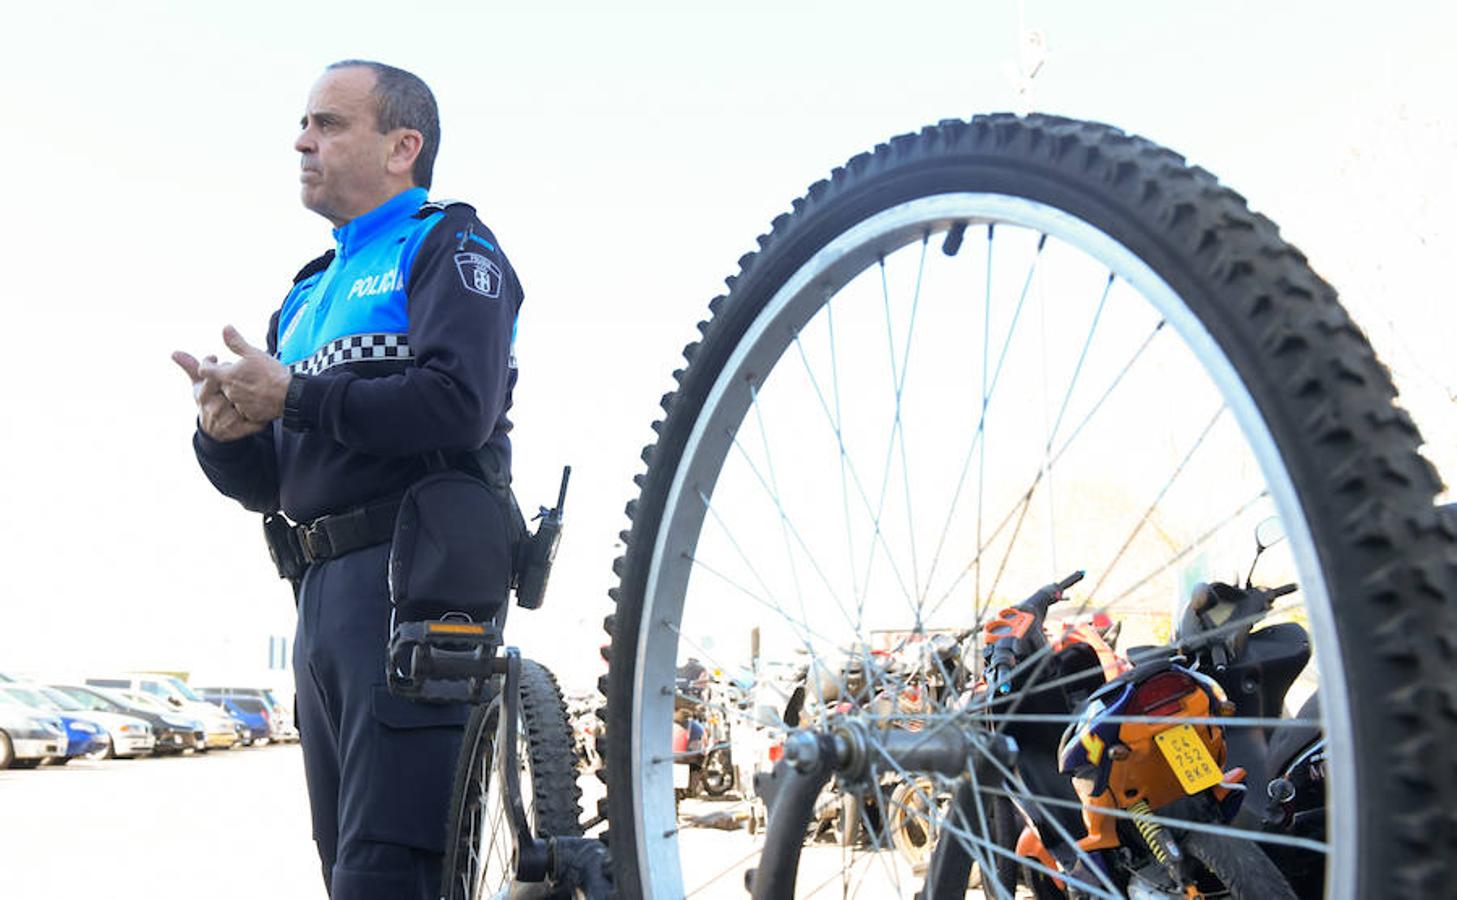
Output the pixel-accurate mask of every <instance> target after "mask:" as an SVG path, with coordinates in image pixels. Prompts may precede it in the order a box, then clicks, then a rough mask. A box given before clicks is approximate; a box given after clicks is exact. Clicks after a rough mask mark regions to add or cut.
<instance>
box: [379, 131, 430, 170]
mask: <svg viewBox="0 0 1457 900" xmlns="http://www.w3.org/2000/svg"><path fill="white" fill-rule="evenodd" d="M393 135H394V140H393V141H392V142H391V143H390V155H389V158H388V159H386V160H385V170H386V171H388V172H389V173H390V174H391V175H409V174H410V172H411V170H412V169H414V168H415V159H416V158H417V157H418V156H419V155H420V150H421V149H422V148H424V146H425V138H424V136H423V135H421V134H420V132H418V131H416V130H415V129H413V128H397V129H395V131H394V132H393Z"/></svg>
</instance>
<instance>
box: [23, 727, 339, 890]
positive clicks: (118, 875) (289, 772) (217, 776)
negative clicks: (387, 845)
mask: <svg viewBox="0 0 1457 900" xmlns="http://www.w3.org/2000/svg"><path fill="white" fill-rule="evenodd" d="M62 897H100V898H112V900H155V898H160V897H169V898H171V897H175V898H192V900H262V898H267V900H325V897H326V895H325V893H324V885H323V880H322V879H321V878H320V875H319V862H318V856H317V854H316V853H315V852H314V842H313V838H312V837H311V836H310V828H309V807H308V795H307V793H306V792H305V791H304V770H303V756H302V754H301V753H300V752H299V748H298V745H297V744H281V745H276V746H275V745H268V746H261V747H249V748H239V749H236V750H213V751H210V752H208V753H205V754H188V755H185V756H165V757H144V758H141V759H112V760H103V761H97V762H92V761H88V760H83V759H76V760H72V761H71V762H70V763H69V764H68V765H65V766H42V767H41V768H39V769H33V770H16V769H9V770H6V771H0V898H7V900H9V898H14V900H47V898H62Z"/></svg>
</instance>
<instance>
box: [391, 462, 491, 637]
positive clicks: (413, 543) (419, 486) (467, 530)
mask: <svg viewBox="0 0 1457 900" xmlns="http://www.w3.org/2000/svg"><path fill="white" fill-rule="evenodd" d="M511 552H512V550H511V539H510V530H509V529H508V527H507V524H506V521H505V515H504V512H503V510H502V508H501V503H500V501H499V500H498V499H497V498H496V496H495V494H494V493H493V492H492V491H491V489H490V488H489V487H488V486H487V485H486V484H485V483H484V482H482V481H481V480H480V479H479V478H476V477H474V476H472V475H469V474H467V473H465V472H458V471H446V472H436V473H434V474H430V475H426V476H425V477H424V478H422V479H420V480H419V481H417V482H415V483H414V484H413V485H411V486H410V488H409V490H407V491H406V492H405V496H404V498H403V499H402V500H401V502H400V511H399V515H398V516H397V518H396V519H395V533H394V539H393V541H392V542H391V545H390V567H389V586H390V601H391V602H392V603H393V604H394V616H395V621H396V622H421V621H428V620H432V619H440V618H442V617H445V616H451V617H452V618H462V617H463V618H466V619H469V620H470V621H472V622H486V621H489V620H491V619H492V618H494V617H495V615H496V613H497V612H498V611H499V610H500V609H501V607H502V606H504V605H505V603H506V594H507V591H508V590H509V588H510V585H511V568H512V566H511V562H512V560H511Z"/></svg>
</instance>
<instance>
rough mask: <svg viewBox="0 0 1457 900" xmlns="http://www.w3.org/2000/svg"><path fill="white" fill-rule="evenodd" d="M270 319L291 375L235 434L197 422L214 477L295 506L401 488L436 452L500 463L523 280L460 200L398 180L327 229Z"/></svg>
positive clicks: (199, 445)
mask: <svg viewBox="0 0 1457 900" xmlns="http://www.w3.org/2000/svg"><path fill="white" fill-rule="evenodd" d="M334 241H335V246H334V249H333V250H331V251H330V252H328V253H326V254H324V255H323V256H321V257H319V258H318V259H316V260H314V261H313V262H312V263H310V264H309V265H307V266H305V267H304V269H303V270H302V271H300V272H299V274H298V276H297V277H296V279H295V281H294V285H293V288H292V290H290V291H289V293H288V296H287V297H286V298H285V299H284V301H283V305H282V307H281V308H280V309H279V310H278V311H277V312H275V313H274V314H273V318H272V320H271V321H270V323H269V327H268V351H269V352H270V353H271V354H273V355H274V356H275V357H276V358H277V359H279V360H280V361H281V362H283V363H284V364H285V365H287V366H288V367H289V369H290V370H291V371H292V372H293V374H294V378H295V381H294V383H293V384H292V385H291V389H290V392H289V398H290V399H289V404H288V407H287V409H286V411H285V414H284V416H283V418H282V419H280V420H276V421H275V422H274V423H273V425H272V428H271V429H266V430H264V431H263V432H261V433H259V434H257V435H253V436H251V437H247V438H243V439H240V440H236V441H228V442H221V441H216V440H214V439H212V438H211V437H209V436H208V435H206V434H204V433H203V432H202V430H201V429H198V431H197V433H196V435H195V436H194V438H193V447H194V449H195V450H196V453H197V458H198V460H199V462H200V463H201V465H202V468H203V471H204V472H206V474H207V477H208V479H209V480H211V481H212V483H213V485H214V486H216V487H217V489H218V490H219V491H221V492H222V493H224V494H226V495H227V496H229V497H233V498H234V499H236V500H238V501H240V502H241V503H242V504H243V505H244V506H245V507H247V508H248V509H252V510H255V511H258V512H272V511H274V510H277V509H280V508H281V509H282V510H283V511H284V512H285V513H286V514H287V515H288V516H289V518H291V519H293V520H294V521H295V522H306V521H309V520H312V519H315V518H317V517H319V516H323V515H329V514H333V513H339V512H344V511H346V510H349V509H353V508H356V507H359V506H361V505H363V504H366V503H369V502H370V501H373V500H377V499H380V498H387V497H391V496H398V495H399V494H400V493H402V492H403V491H404V489H405V488H406V487H408V486H409V485H410V483H412V482H413V481H415V480H417V479H418V478H419V477H420V476H421V475H423V474H424V472H425V471H426V467H427V464H428V460H430V459H432V458H435V457H434V454H436V453H437V452H443V453H445V454H447V455H449V454H455V453H469V452H470V451H474V450H477V449H478V448H481V447H483V446H489V447H490V448H491V449H492V450H493V451H494V453H495V454H496V456H497V459H498V460H500V461H501V462H502V464H503V465H504V466H505V468H506V470H507V471H509V465H510V439H509V438H508V432H509V431H510V430H511V422H510V420H509V419H508V418H507V413H508V411H509V410H510V408H511V391H512V388H513V387H514V385H515V382H516V368H515V361H514V358H513V355H512V343H513V339H514V335H515V323H516V315H517V313H518V311H519V309H520V306H521V301H522V291H521V285H520V282H519V281H518V280H517V277H516V273H515V271H514V270H513V269H512V268H511V264H510V262H509V261H508V260H507V259H506V255H505V253H503V252H502V250H501V246H500V243H499V242H498V241H497V240H496V238H495V236H494V235H493V234H492V233H491V232H490V230H489V229H488V228H486V227H485V226H484V225H483V224H482V223H481V222H480V220H479V219H478V218H476V215H475V211H474V210H473V209H471V207H469V206H467V205H465V204H454V203H428V202H427V197H426V192H425V190H424V189H422V188H413V189H411V190H407V191H404V192H402V193H400V194H398V195H396V196H395V197H393V198H391V199H390V200H387V201H386V202H385V203H383V204H381V205H380V206H378V207H376V208H375V209H373V210H371V211H370V212H368V213H365V214H364V215H362V216H359V217H358V218H356V219H354V220H352V221H350V222H348V223H347V224H345V225H344V226H343V227H341V228H336V229H335V230H334Z"/></svg>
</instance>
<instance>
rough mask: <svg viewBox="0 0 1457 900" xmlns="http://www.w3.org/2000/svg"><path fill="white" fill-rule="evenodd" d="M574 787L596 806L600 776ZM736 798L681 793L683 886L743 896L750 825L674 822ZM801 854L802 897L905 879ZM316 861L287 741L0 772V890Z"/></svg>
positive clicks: (142, 894)
mask: <svg viewBox="0 0 1457 900" xmlns="http://www.w3.org/2000/svg"><path fill="white" fill-rule="evenodd" d="M581 784H582V787H583V794H584V797H583V801H584V802H583V806H584V808H586V809H588V810H595V808H596V799H597V797H599V796H601V786H600V784H599V783H598V782H597V781H596V780H595V779H594V778H591V777H584V778H583V779H582V782H581ZM741 805H742V804H741V803H740V802H736V801H734V800H724V801H699V800H689V801H685V802H684V804H683V809H682V812H683V814H684V819H685V821H684V822H683V825H682V828H681V830H680V832H679V837H680V842H681V843H680V850H681V852H682V856H683V867H684V872H685V876H686V881H687V882H688V884H689V886H690V887H691V888H692V889H693V891H694V893H693V895H694V896H695V897H732V898H743V897H746V896H747V894H746V893H745V891H744V888H743V873H744V870H745V869H746V868H748V866H750V865H752V860H753V859H754V857H755V856H756V855H757V849H758V848H759V847H761V846H762V839H763V835H762V834H760V835H759V836H758V838H757V839H756V838H754V837H751V836H750V835H749V834H748V833H747V831H745V830H742V829H739V830H734V831H724V830H719V829H716V828H701V827H694V826H693V825H691V824H689V822H688V821H687V819H688V817H690V816H711V815H713V814H715V813H719V814H722V813H725V812H727V811H729V810H732V809H734V808H735V807H737V806H741ZM802 863H803V866H802V870H801V881H800V888H801V891H800V893H801V895H805V894H808V895H812V896H821V897H837V896H841V895H842V894H844V893H846V891H847V890H848V891H849V892H850V893H852V894H853V895H854V896H857V897H866V898H868V897H894V896H907V895H908V894H909V892H912V891H913V890H914V882H915V881H916V880H917V879H916V878H914V877H913V876H911V875H910V873H909V872H908V871H907V870H906V868H905V867H904V866H903V865H898V864H897V862H896V858H895V857H894V855H893V854H865V853H863V852H862V853H859V854H855V855H854V858H853V859H847V857H846V856H845V854H844V851H841V850H840V849H839V848H838V847H833V846H815V847H808V848H806V849H805V852H804V857H803V859H802ZM847 863H848V865H849V867H850V868H851V869H853V870H854V871H855V873H856V874H855V876H854V877H853V878H851V879H850V880H849V881H848V882H846V881H845V880H843V879H842V872H843V870H844V869H845V868H846V865H847ZM318 865H319V864H318V857H317V856H316V854H315V852H314V844H313V840H312V839H311V837H310V835H309V811H308V798H307V794H306V793H305V791H304V773H303V757H302V755H301V753H300V751H299V748H298V746H297V745H296V744H284V745H270V746H263V747H253V748H239V749H236V750H213V751H211V752H209V753H206V754H188V755H185V756H169V757H160V758H159V757H148V758H143V759H135V760H128V759H117V760H104V761H96V762H92V761H87V760H82V759H77V760H73V761H72V762H71V763H70V764H69V765H66V766H43V767H41V768H39V769H34V770H16V769H11V770H7V771H0V900H11V898H16V900H45V898H52V897H55V898H61V897H81V896H86V897H104V898H108V900H154V898H159V897H169V898H172V897H175V898H192V900H326V895H325V893H324V889H323V882H322V880H321V879H320V877H319V868H318ZM968 896H969V897H979V896H981V895H980V892H977V891H972V892H970V893H969V894H968Z"/></svg>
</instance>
